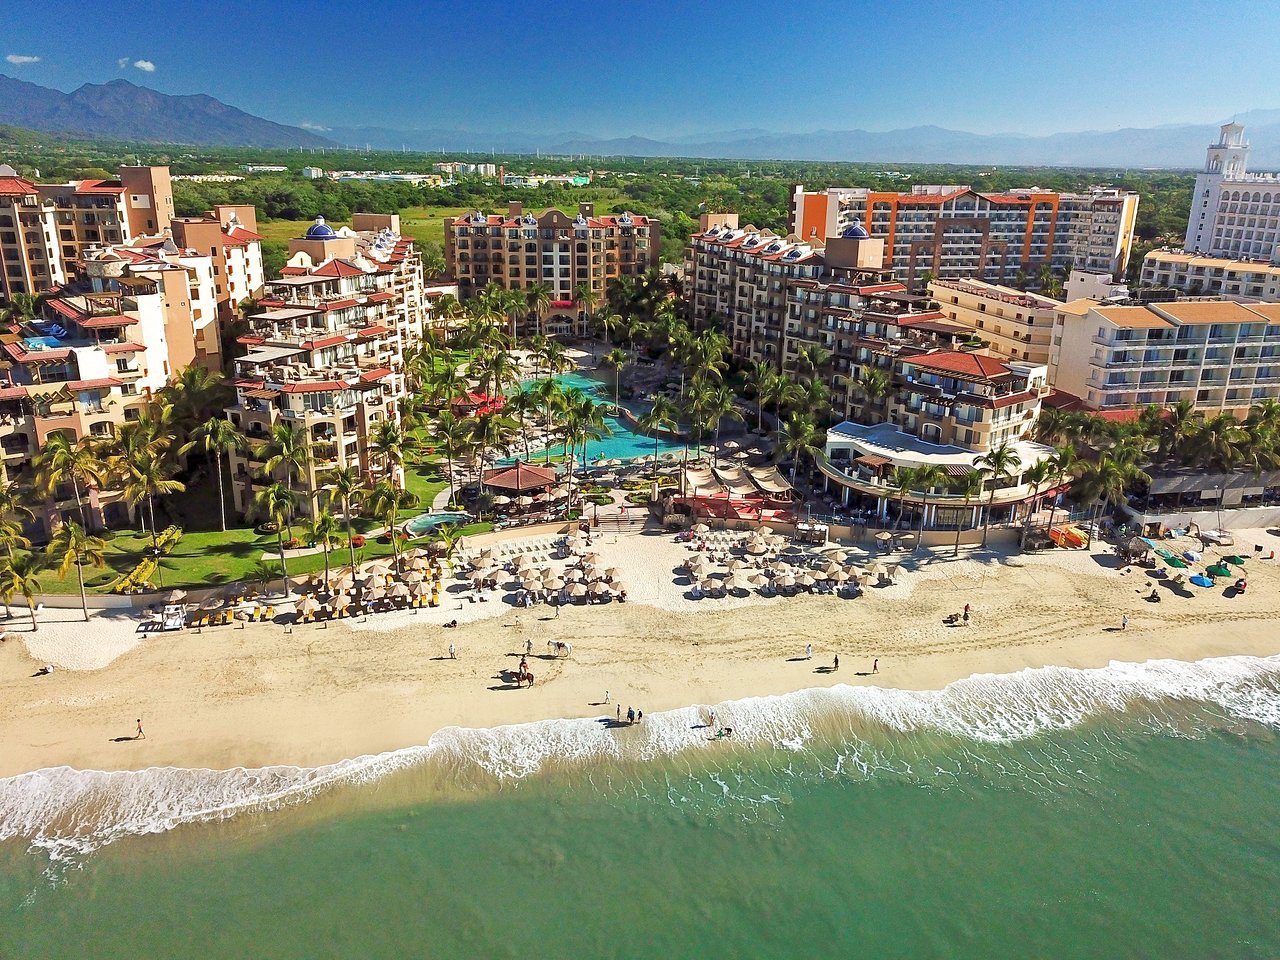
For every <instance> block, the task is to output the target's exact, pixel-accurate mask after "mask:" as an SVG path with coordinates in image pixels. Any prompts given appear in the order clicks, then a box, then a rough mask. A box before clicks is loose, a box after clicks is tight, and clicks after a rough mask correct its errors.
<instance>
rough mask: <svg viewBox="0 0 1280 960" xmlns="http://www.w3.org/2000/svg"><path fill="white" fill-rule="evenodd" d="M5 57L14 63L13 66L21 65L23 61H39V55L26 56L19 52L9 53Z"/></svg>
mask: <svg viewBox="0 0 1280 960" xmlns="http://www.w3.org/2000/svg"><path fill="white" fill-rule="evenodd" d="M5 59H6V60H8V61H9V62H10V63H12V64H14V65H15V66H19V67H20V66H22V65H23V64H24V63H39V62H40V58H39V57H28V56H26V55H24V54H21V53H11V54H9V55H8V56H7V57H5Z"/></svg>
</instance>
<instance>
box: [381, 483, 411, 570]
mask: <svg viewBox="0 0 1280 960" xmlns="http://www.w3.org/2000/svg"><path fill="white" fill-rule="evenodd" d="M417 505H418V496H417V494H415V493H410V492H409V491H408V490H402V489H400V488H399V487H397V486H396V485H395V484H393V483H391V482H389V481H387V480H381V481H379V482H378V483H377V484H376V485H375V486H374V488H373V490H372V491H371V492H370V494H369V509H370V511H371V512H372V513H373V515H374V516H375V517H377V518H378V519H379V520H381V521H382V522H383V524H384V525H385V526H386V528H387V535H388V536H389V537H390V538H391V557H392V559H393V560H394V561H395V562H396V563H399V561H400V551H399V549H398V545H397V541H398V540H399V539H400V534H399V531H398V530H396V518H397V517H398V516H399V515H400V511H401V510H407V509H409V508H410V507H415V506H417Z"/></svg>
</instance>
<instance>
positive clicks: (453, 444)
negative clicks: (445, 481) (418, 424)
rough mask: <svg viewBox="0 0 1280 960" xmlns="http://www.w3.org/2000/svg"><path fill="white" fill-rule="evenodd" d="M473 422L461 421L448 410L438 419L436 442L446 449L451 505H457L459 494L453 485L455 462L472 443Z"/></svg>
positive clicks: (445, 457) (445, 456)
mask: <svg viewBox="0 0 1280 960" xmlns="http://www.w3.org/2000/svg"><path fill="white" fill-rule="evenodd" d="M472 424H473V421H471V420H459V419H458V418H457V417H455V416H454V415H453V413H451V412H450V411H448V410H445V411H443V412H442V413H441V414H440V416H438V417H437V418H436V423H435V441H436V443H437V444H438V445H439V446H441V447H443V448H444V459H445V464H446V465H447V466H448V468H449V503H450V504H456V503H457V492H456V491H455V489H454V485H453V462H454V460H455V459H457V456H458V454H459V453H461V452H462V450H463V449H465V448H466V446H467V444H468V443H470V442H471V436H472Z"/></svg>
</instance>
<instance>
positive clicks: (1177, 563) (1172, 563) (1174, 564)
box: [1164, 556, 1187, 570]
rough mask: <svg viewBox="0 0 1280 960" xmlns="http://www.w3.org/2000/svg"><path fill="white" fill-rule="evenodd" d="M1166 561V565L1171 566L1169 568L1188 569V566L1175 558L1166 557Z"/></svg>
mask: <svg viewBox="0 0 1280 960" xmlns="http://www.w3.org/2000/svg"><path fill="white" fill-rule="evenodd" d="M1164 560H1165V563H1167V564H1169V566H1171V567H1176V568H1177V569H1179V570H1185V569H1187V565H1186V564H1185V563H1183V562H1182V561H1181V560H1179V559H1178V558H1177V557H1175V556H1168V557H1165V558H1164Z"/></svg>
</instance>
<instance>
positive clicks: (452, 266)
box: [444, 201, 662, 316]
mask: <svg viewBox="0 0 1280 960" xmlns="http://www.w3.org/2000/svg"><path fill="white" fill-rule="evenodd" d="M661 239H662V237H661V228H660V225H659V224H658V221H656V220H651V219H650V218H649V217H641V216H632V215H631V214H630V213H622V214H619V215H617V216H606V217H598V216H596V215H595V208H594V205H593V204H590V203H582V204H579V205H578V214H577V216H576V217H571V216H569V214H567V213H564V212H563V211H560V210H556V209H554V208H553V209H549V210H544V211H543V212H542V213H541V214H539V215H537V216H535V215H534V214H532V213H526V212H525V210H524V207H523V205H521V204H520V203H518V202H515V201H513V202H512V203H510V204H509V205H508V208H507V215H506V216H505V217H504V216H496V215H492V214H491V215H486V214H483V213H480V212H475V213H470V214H467V215H466V216H463V217H448V218H446V219H445V222H444V247H445V261H446V263H447V264H448V271H449V275H450V276H451V277H453V278H454V279H455V280H456V281H457V284H458V292H459V297H460V298H461V299H463V300H466V299H469V298H470V297H473V296H475V294H477V293H479V292H480V291H481V290H482V289H484V287H485V286H487V285H488V284H490V283H494V284H497V285H498V286H500V287H505V288H507V289H512V290H524V289H527V288H528V287H530V286H532V285H533V284H535V283H544V284H546V285H547V286H548V287H550V288H551V299H552V308H551V313H552V314H556V313H558V314H560V315H562V316H565V315H567V316H574V315H575V314H576V312H577V310H576V307H575V305H574V303H573V295H574V291H576V290H577V289H578V287H580V286H582V285H584V284H585V285H586V286H589V287H590V288H591V291H592V292H593V293H594V294H595V295H596V296H597V297H598V298H600V299H601V300H603V299H604V294H605V285H606V284H607V283H608V282H609V281H610V280H612V279H613V278H615V277H638V276H640V275H642V274H643V273H644V272H645V271H647V270H650V269H654V270H656V269H657V268H658V265H659V252H660V249H661V246H662V244H661Z"/></svg>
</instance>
